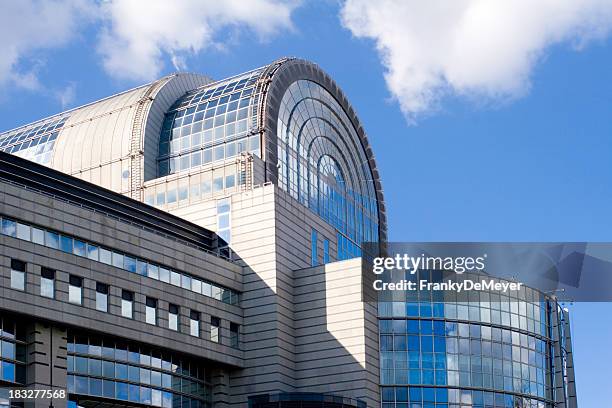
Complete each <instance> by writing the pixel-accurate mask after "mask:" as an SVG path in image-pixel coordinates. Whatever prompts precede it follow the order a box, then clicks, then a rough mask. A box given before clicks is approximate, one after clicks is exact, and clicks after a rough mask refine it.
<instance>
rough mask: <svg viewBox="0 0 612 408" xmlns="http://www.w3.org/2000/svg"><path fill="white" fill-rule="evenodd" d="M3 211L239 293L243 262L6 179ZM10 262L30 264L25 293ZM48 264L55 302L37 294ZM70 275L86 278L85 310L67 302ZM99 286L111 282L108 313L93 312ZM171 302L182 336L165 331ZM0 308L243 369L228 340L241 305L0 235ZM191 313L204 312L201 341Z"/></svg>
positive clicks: (0, 198)
mask: <svg viewBox="0 0 612 408" xmlns="http://www.w3.org/2000/svg"><path fill="white" fill-rule="evenodd" d="M0 214H1V215H3V216H9V217H11V218H14V219H16V220H23V221H25V222H27V223H30V224H35V225H37V226H39V227H43V228H48V229H54V230H56V231H58V232H64V233H66V234H70V235H73V236H76V237H79V238H81V239H84V240H86V241H89V242H94V243H97V244H100V245H103V246H106V247H107V248H110V249H116V250H119V251H122V252H125V253H128V254H131V255H134V256H136V257H140V258H143V259H146V260H150V261H153V262H156V263H158V264H161V265H164V266H166V267H169V268H172V269H175V270H178V271H182V272H186V273H189V274H191V275H193V276H196V277H200V278H202V279H206V280H209V281H213V282H216V283H218V284H221V285H223V286H226V287H229V288H233V289H234V290H237V291H240V290H241V289H242V282H241V277H242V276H241V269H242V268H241V267H240V266H238V265H235V264H232V263H230V262H227V261H225V260H222V259H219V258H216V257H214V256H212V255H210V254H208V253H205V252H203V251H201V250H198V249H196V248H192V247H189V246H186V245H184V244H181V243H179V242H176V241H174V240H172V239H170V238H166V237H163V236H161V235H157V234H155V233H154V232H151V231H145V230H143V229H140V228H139V227H138V226H135V225H129V224H127V223H124V222H122V221H119V220H116V219H112V218H109V217H107V216H105V215H103V214H101V213H94V212H92V211H90V210H88V209H85V208H82V207H78V206H75V205H73V204H69V203H65V202H61V201H58V200H56V199H53V198H52V197H48V196H45V195H42V194H40V193H37V192H34V191H28V190H24V189H22V188H19V187H18V186H15V185H9V184H6V183H4V182H2V181H0ZM12 258H14V259H19V260H21V261H25V262H26V263H27V274H26V279H27V283H26V290H25V292H22V291H18V290H14V289H11V288H10V262H11V259H12ZM43 266H44V267H49V268H52V269H55V270H56V291H55V299H49V298H45V297H42V296H40V270H41V267H43ZM70 274H74V275H78V276H80V277H82V278H83V279H84V285H83V304H82V305H75V304H72V303H68V278H69V275H70ZM96 282H103V283H106V284H108V285H110V297H109V311H108V312H100V311H97V310H95V304H94V302H95V283H96ZM122 289H126V290H130V291H133V292H134V293H135V304H134V319H128V318H124V317H121V315H120V299H121V290H122ZM146 296H150V297H153V298H155V299H158V316H159V324H158V325H157V326H153V325H149V324H147V323H145V321H144V320H145V319H144V309H145V298H146ZM168 303H174V304H177V305H179V306H180V308H181V314H182V324H183V326H182V329H183V331H182V332H179V333H177V332H175V331H172V330H170V329H168V328H167V327H168V324H167V318H168V317H167V313H168ZM0 309H3V310H8V311H12V312H15V313H20V314H25V315H29V316H35V317H40V318H42V319H43V320H45V321H49V322H56V323H61V325H62V326H75V327H84V328H86V329H88V330H94V331H98V332H101V333H107V334H110V335H114V336H120V337H124V338H126V339H131V340H135V341H138V342H144V343H149V344H152V345H156V346H159V347H164V348H167V349H169V350H175V351H179V352H185V353H188V354H192V355H194V356H197V357H200V358H206V359H210V360H211V361H214V362H217V363H220V364H221V363H222V364H227V365H231V366H234V367H240V366H242V365H243V363H242V355H243V353H242V351H240V350H238V349H235V348H232V347H230V346H229V336H228V334H229V323H230V322H234V323H238V324H242V311H241V309H240V307H239V306H237V305H228V304H226V303H223V302H221V301H219V300H215V299H212V298H209V297H206V296H204V295H201V294H196V293H194V292H191V291H189V290H185V289H182V288H179V287H176V286H173V285H171V284H169V283H165V282H161V281H157V280H154V279H151V278H148V277H144V276H140V275H138V274H134V273H129V272H127V271H125V270H123V269H119V268H115V267H113V266H110V265H106V264H103V263H101V262H96V261H92V260H90V259H87V258H83V257H79V256H76V255H73V254H68V253H65V252H62V251H60V250H56V249H52V248H48V247H45V246H42V245H38V244H35V243H32V242H28V241H23V240H19V239H17V238H12V237H9V236H4V235H1V236H0ZM190 309H193V310H197V311H200V312H201V315H202V324H201V327H202V333H201V336H200V337H199V338H198V337H193V336H190V335H189V334H188V333H187V327H188V314H189V310H190ZM211 315H212V316H216V317H219V318H221V319H222V330H224V331H225V335H224V336H223V338H224V340H223V342H224V344H217V343H214V342H211V341H210V340H209V332H210V326H209V322H210V316H211Z"/></svg>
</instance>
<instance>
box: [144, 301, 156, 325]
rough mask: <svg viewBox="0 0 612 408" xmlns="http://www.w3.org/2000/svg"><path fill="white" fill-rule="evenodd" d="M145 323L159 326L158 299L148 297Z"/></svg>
mask: <svg viewBox="0 0 612 408" xmlns="http://www.w3.org/2000/svg"><path fill="white" fill-rule="evenodd" d="M145 321H146V322H147V323H149V324H157V299H153V298H150V297H148V298H147V300H146V306H145Z"/></svg>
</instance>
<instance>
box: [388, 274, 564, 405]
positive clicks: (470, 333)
mask: <svg viewBox="0 0 612 408" xmlns="http://www.w3.org/2000/svg"><path fill="white" fill-rule="evenodd" d="M408 275H409V274H408ZM406 279H408V280H415V281H416V280H419V279H427V280H429V281H431V280H432V279H433V280H434V281H435V279H436V276H435V273H433V274H432V273H430V272H427V271H425V272H422V271H420V272H419V275H409V276H407V277H406ZM436 293H439V292H431V291H420V292H401V294H400V292H398V293H394V294H393V295H392V296H393V299H385V301H381V302H379V331H380V364H381V366H380V367H381V369H380V376H381V377H380V378H381V385H382V391H381V392H382V401H383V402H382V404H383V408H395V407H403V408H407V407H410V408H412V407H448V408H459V407H476V408H485V407H486V408H488V407H538V408H540V407H553V406H554V405H553V403H554V402H555V401H558V400H559V398H561V399H563V400H564V397H562V396H559V395H557V391H556V390H555V388H554V373H555V369H557V370H558V369H559V367H556V366H557V365H559V364H561V365H563V364H562V363H560V361H562V360H560V359H559V357H560V356H559V353H558V352H556V351H555V346H556V343H557V341H556V339H558V336H556V335H555V333H554V330H557V328H558V327H559V322H558V321H557V319H558V316H563V313H564V312H563V311H562V310H560V309H559V308H558V306H557V304H556V302H554V301H551V300H550V299H549V298H547V297H546V296H544V295H543V294H541V293H540V292H538V291H536V290H533V289H530V288H527V287H523V289H522V290H521V291H520V292H519V293H518V294H516V295H505V294H499V293H498V292H481V293H475V295H476V296H473V295H470V296H471V297H470V298H469V299H457V298H456V295H455V298H454V299H453V298H452V295H450V296H449V295H448V294H446V295H440V296H437V295H436Z"/></svg>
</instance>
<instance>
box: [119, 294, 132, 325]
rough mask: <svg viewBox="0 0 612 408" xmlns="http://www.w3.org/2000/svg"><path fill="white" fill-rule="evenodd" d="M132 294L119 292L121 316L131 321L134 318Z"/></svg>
mask: <svg viewBox="0 0 612 408" xmlns="http://www.w3.org/2000/svg"><path fill="white" fill-rule="evenodd" d="M133 312H134V292H130V291H129V290H123V291H121V316H123V317H127V318H129V319H132V318H133V317H134V315H133Z"/></svg>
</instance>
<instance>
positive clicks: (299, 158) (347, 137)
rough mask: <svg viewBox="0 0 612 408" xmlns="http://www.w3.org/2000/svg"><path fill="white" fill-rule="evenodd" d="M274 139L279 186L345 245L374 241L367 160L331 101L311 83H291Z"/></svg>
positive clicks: (375, 230) (375, 208)
mask: <svg viewBox="0 0 612 408" xmlns="http://www.w3.org/2000/svg"><path fill="white" fill-rule="evenodd" d="M277 136H278V160H279V182H278V184H279V186H280V187H281V188H283V189H284V190H286V191H287V192H288V193H289V194H291V196H293V197H294V198H296V199H297V200H298V201H300V202H301V203H302V204H304V205H305V206H307V207H308V208H310V209H311V210H312V211H314V212H315V213H317V214H319V215H320V216H321V217H322V218H323V219H325V220H326V221H327V222H329V223H330V224H331V225H333V226H334V227H335V228H336V229H337V230H338V231H339V232H340V233H341V234H343V235H344V236H345V237H347V238H348V239H349V240H350V241H348V242H347V245H349V246H350V243H351V242H354V243H356V244H357V245H361V243H362V242H366V241H378V206H377V199H376V189H375V187H374V181H373V179H372V173H371V170H370V167H369V164H368V158H367V157H366V153H365V151H364V149H363V147H362V146H361V143H360V141H359V137H358V135H357V133H356V131H355V129H354V126H353V125H352V123H351V121H350V119H349V118H348V116H347V115H346V113H345V112H344V110H343V109H342V107H341V106H340V104H339V103H338V102H337V101H336V99H335V98H334V97H333V96H332V95H331V94H330V93H329V92H328V91H327V90H326V89H325V88H323V87H322V86H321V85H319V84H317V83H315V82H313V81H309V80H298V81H295V82H293V83H292V84H291V85H290V86H289V88H287V90H286V92H285V94H284V96H283V99H282V101H281V103H280V109H279V114H278V129H277ZM339 241H340V240H339ZM339 252H340V251H339ZM347 254H350V256H355V251H352V250H350V248H349V250H347ZM347 256H349V255H347Z"/></svg>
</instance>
